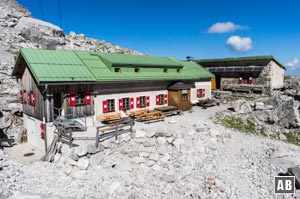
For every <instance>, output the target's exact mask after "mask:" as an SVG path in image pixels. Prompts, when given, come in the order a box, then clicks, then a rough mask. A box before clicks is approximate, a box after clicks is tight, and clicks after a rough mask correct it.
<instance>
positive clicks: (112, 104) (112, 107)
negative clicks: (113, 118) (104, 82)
mask: <svg viewBox="0 0 300 199" xmlns="http://www.w3.org/2000/svg"><path fill="white" fill-rule="evenodd" d="M106 101H107V113H111V112H115V111H116V100H115V99H107V100H106Z"/></svg>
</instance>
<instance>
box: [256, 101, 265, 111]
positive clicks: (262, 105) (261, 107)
mask: <svg viewBox="0 0 300 199" xmlns="http://www.w3.org/2000/svg"><path fill="white" fill-rule="evenodd" d="M264 109H265V103H263V102H255V110H264Z"/></svg>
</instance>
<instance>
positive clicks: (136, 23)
mask: <svg viewBox="0 0 300 199" xmlns="http://www.w3.org/2000/svg"><path fill="white" fill-rule="evenodd" d="M60 1H61V16H62V18H61V21H62V24H61V27H62V28H63V29H64V31H65V32H66V33H69V32H70V31H74V32H76V33H84V34H85V35H86V36H88V37H93V38H97V39H100V40H105V41H107V42H110V43H114V44H118V45H120V46H122V47H126V48H131V49H134V50H137V51H140V52H142V53H146V54H150V55H161V56H173V57H176V58H178V59H184V58H185V57H186V56H188V55H189V56H193V57H194V58H200V59H201V58H222V57H237V56H256V55H274V56H275V57H276V58H277V59H279V60H280V61H281V62H282V63H283V64H284V65H288V66H289V67H288V68H289V69H288V70H287V71H286V73H287V74H298V75H300V61H299V60H300V25H299V24H300V11H299V9H300V1H297V0H285V1H283V0H259V1H258V0H247V1H242V0H223V1H222V0H206V1H200V0H198V1H197V0H184V1H183V0H182V1H179V0H145V1H143V0H109V1H108V0H107V1H104V0H85V1H82V0H60ZM18 2H19V3H21V4H22V5H24V6H25V7H27V8H28V9H29V10H30V12H31V13H32V15H33V16H34V17H35V18H38V19H42V20H45V21H48V22H51V23H53V24H55V25H60V19H59V12H58V7H59V6H58V2H59V0H18ZM39 2H41V3H42V9H43V14H42V11H41V8H40V4H39Z"/></svg>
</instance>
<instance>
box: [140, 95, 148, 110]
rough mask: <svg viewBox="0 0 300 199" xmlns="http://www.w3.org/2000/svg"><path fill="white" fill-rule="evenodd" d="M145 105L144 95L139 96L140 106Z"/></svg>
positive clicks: (143, 106)
mask: <svg viewBox="0 0 300 199" xmlns="http://www.w3.org/2000/svg"><path fill="white" fill-rule="evenodd" d="M146 106H147V102H146V96H140V108H145V107H146Z"/></svg>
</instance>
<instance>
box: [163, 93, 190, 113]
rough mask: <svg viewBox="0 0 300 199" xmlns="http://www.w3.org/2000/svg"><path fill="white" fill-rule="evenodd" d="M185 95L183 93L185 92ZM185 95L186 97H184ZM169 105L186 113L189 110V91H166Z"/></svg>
mask: <svg viewBox="0 0 300 199" xmlns="http://www.w3.org/2000/svg"><path fill="white" fill-rule="evenodd" d="M185 91H186V93H183V92H185ZM185 94H186V96H185ZM168 97H169V99H168V100H169V105H170V106H175V107H176V108H177V109H178V110H181V111H187V110H190V109H191V102H190V97H191V89H186V90H168Z"/></svg>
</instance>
